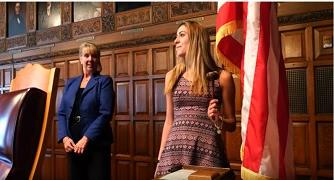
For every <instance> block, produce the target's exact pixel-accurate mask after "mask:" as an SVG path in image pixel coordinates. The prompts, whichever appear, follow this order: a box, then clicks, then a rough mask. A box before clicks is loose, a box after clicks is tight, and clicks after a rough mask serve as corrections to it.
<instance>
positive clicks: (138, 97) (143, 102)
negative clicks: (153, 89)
mask: <svg viewBox="0 0 334 180" xmlns="http://www.w3.org/2000/svg"><path fill="white" fill-rule="evenodd" d="M148 83H149V82H148V81H147V80H141V81H134V90H133V92H134V115H135V119H138V118H144V119H147V118H148V115H149V97H148V96H149V84H148ZM141 115H143V116H144V117H141Z"/></svg>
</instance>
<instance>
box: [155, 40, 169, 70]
mask: <svg viewBox="0 0 334 180" xmlns="http://www.w3.org/2000/svg"><path fill="white" fill-rule="evenodd" d="M152 52H153V54H152V55H153V58H152V64H153V74H165V73H167V72H168V70H169V69H170V67H169V61H170V59H171V57H170V48H169V47H168V46H167V47H162V48H157V49H153V50H152Z"/></svg>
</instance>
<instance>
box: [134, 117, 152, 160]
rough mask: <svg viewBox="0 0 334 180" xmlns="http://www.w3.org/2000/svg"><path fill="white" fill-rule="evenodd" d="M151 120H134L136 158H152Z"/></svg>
mask: <svg viewBox="0 0 334 180" xmlns="http://www.w3.org/2000/svg"><path fill="white" fill-rule="evenodd" d="M149 129H150V122H149V121H148V120H135V122H134V156H135V157H134V158H136V159H137V158H138V160H139V159H141V157H142V158H143V159H142V160H144V159H146V160H147V159H149V160H150V159H151V158H150V156H151V155H152V153H151V149H150V147H151V142H152V140H151V138H152V136H150V135H149V131H150V130H149Z"/></svg>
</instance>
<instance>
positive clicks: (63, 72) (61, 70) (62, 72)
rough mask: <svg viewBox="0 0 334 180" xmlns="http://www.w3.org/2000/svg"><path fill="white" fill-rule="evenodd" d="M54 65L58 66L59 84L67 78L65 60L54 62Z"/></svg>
mask: <svg viewBox="0 0 334 180" xmlns="http://www.w3.org/2000/svg"><path fill="white" fill-rule="evenodd" d="M54 67H56V68H59V84H64V82H65V80H67V71H66V64H65V61H59V62H55V63H54Z"/></svg>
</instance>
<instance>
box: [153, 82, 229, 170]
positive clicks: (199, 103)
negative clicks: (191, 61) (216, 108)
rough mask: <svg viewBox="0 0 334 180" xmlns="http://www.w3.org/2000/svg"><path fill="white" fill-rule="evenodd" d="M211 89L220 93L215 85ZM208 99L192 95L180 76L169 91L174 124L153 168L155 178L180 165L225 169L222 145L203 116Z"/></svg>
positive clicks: (210, 122) (214, 128)
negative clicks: (171, 94)
mask: <svg viewBox="0 0 334 180" xmlns="http://www.w3.org/2000/svg"><path fill="white" fill-rule="evenodd" d="M209 84H212V83H209ZM214 86H215V87H214V88H215V91H219V92H221V88H220V87H219V84H218V82H215V85H214ZM209 92H212V85H209ZM216 94H218V93H216ZM219 94H220V95H221V93H219ZM211 99H212V95H210V94H209V93H208V94H204V95H202V96H196V95H193V94H192V93H191V82H189V81H188V80H187V79H185V78H184V77H183V76H181V77H180V78H179V80H178V82H177V84H176V85H175V87H174V91H173V105H174V121H173V125H172V128H171V130H170V133H169V135H168V138H167V142H166V145H165V148H164V150H163V152H162V154H161V158H160V161H159V163H158V164H157V170H156V176H162V175H165V174H168V173H171V172H173V171H176V170H178V169H181V168H182V166H183V165H197V166H207V167H229V162H228V160H227V158H226V154H225V147H224V144H223V142H222V140H221V138H220V135H218V134H217V129H216V127H215V126H214V123H213V122H212V121H211V120H210V119H209V117H208V115H207V108H208V105H209V101H210V100H211Z"/></svg>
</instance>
